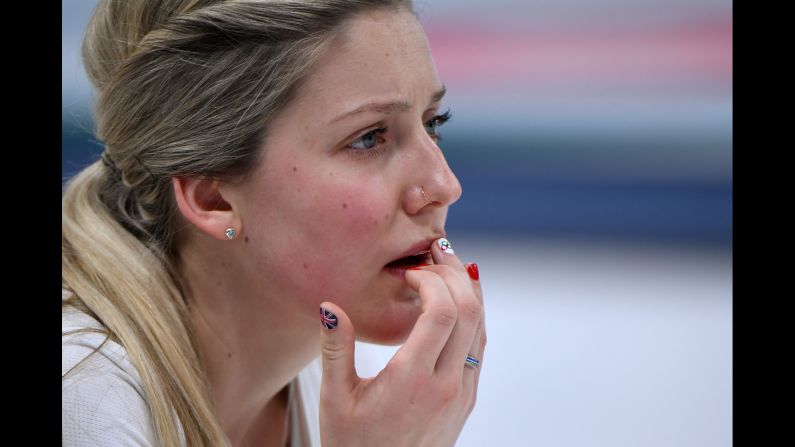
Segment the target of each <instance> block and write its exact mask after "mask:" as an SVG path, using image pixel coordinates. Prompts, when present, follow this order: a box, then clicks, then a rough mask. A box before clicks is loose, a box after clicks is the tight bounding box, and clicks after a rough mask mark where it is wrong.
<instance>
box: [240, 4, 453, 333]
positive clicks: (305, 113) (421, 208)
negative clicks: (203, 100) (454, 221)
mask: <svg viewBox="0 0 795 447" xmlns="http://www.w3.org/2000/svg"><path fill="white" fill-rule="evenodd" d="M385 49H386V50H388V51H386V53H385V52H384V51H385ZM365 66H367V69H366V70H365V69H364V67H365ZM441 85H442V83H441V81H440V80H439V79H438V76H437V73H436V69H435V67H434V65H433V61H432V59H431V55H430V51H429V49H428V44H427V41H426V39H425V35H424V33H423V32H422V30H421V28H420V25H419V24H418V23H417V21H416V19H415V18H414V16H413V15H412V14H411V13H395V12H386V11H372V12H368V13H366V14H364V15H363V16H362V17H359V18H354V19H352V20H351V21H350V22H349V25H348V27H347V28H345V30H344V32H343V33H341V34H340V36H339V37H338V38H337V39H336V40H334V41H333V42H331V44H330V45H329V47H327V50H326V51H325V53H323V54H322V55H321V57H320V58H319V59H318V61H317V63H316V64H315V65H314V66H313V68H312V70H311V71H310V74H309V76H308V78H307V80H306V82H305V84H304V85H303V86H302V88H301V89H299V90H298V92H297V96H296V98H295V99H294V100H293V101H292V102H291V103H290V104H288V105H287V106H286V107H285V109H283V110H282V111H281V112H280V113H279V114H278V115H276V116H275V117H274V119H273V120H272V122H271V123H270V124H269V134H268V140H267V142H266V146H265V147H264V148H263V150H265V151H266V152H267V154H268V156H267V157H264V160H265V161H264V162H263V163H262V164H260V165H259V166H257V167H256V168H255V172H254V173H253V176H252V177H251V180H250V181H248V182H246V183H245V184H244V185H241V186H233V187H231V186H230V188H240V189H242V191H241V192H240V193H239V194H237V196H238V197H244V198H245V200H242V201H240V203H239V204H238V208H237V211H238V215H239V218H240V219H241V221H242V223H243V227H244V228H245V232H246V234H250V235H251V240H252V241H254V242H252V243H251V244H246V245H243V247H242V248H241V253H240V255H239V258H240V263H239V266H238V267H237V268H239V269H241V270H242V272H241V277H244V278H245V280H246V281H250V282H252V284H251V286H250V287H249V289H251V290H257V291H258V295H257V297H256V298H253V299H258V300H263V302H264V301H267V303H266V304H263V306H262V308H263V309H265V308H268V309H274V306H279V307H278V309H276V310H274V311H278V312H280V314H281V315H284V318H285V319H289V321H296V322H300V324H307V325H310V324H311V325H313V326H312V327H313V328H314V327H315V326H317V310H318V306H319V304H320V303H321V302H322V301H324V300H330V301H333V302H335V303H337V304H338V305H340V306H341V307H342V308H343V309H344V310H345V311H346V313H347V314H348V315H349V316H350V318H351V320H352V323H353V325H354V326H355V328H356V334H357V337H358V338H359V339H360V340H364V341H371V342H376V343H382V344H395V343H400V342H402V341H403V340H404V339H405V337H406V336H407V335H408V334H409V332H410V331H411V328H412V327H413V325H414V322H415V321H416V318H417V316H418V315H419V314H420V312H421V309H420V306H419V302H418V300H417V298H418V296H417V294H416V293H415V292H414V291H412V290H411V289H409V288H408V286H407V285H406V284H405V282H403V280H400V279H398V278H396V277H395V276H393V275H391V274H389V273H388V272H387V271H385V270H384V269H383V267H384V265H386V264H387V263H388V262H390V261H392V260H394V259H395V258H396V257H398V256H399V255H400V254H401V253H402V252H403V251H405V250H406V249H407V248H409V247H410V246H411V245H413V244H415V243H417V242H418V241H420V240H423V239H426V238H428V237H431V236H433V235H434V234H438V233H439V232H441V231H442V230H443V227H444V222H445V219H446V215H447V207H448V206H449V204H451V203H452V202H454V201H455V200H457V199H458V197H459V196H460V185H459V184H458V181H457V179H455V176H454V175H453V174H452V172H451V171H450V170H449V167H448V166H447V163H446V161H445V160H444V156H443V155H442V153H441V151H440V150H439V148H438V147H437V146H436V145H435V144H434V143H433V141H432V140H431V139H430V137H429V136H428V134H427V131H426V130H425V128H424V126H423V122H424V120H427V119H429V118H430V117H431V116H433V114H434V113H437V109H438V108H439V106H440V104H438V103H437V104H436V105H435V106H433V108H432V109H430V108H429V107H431V106H430V105H429V98H430V97H431V96H432V95H433V93H435V92H436V91H438V90H439V89H440V88H441ZM329 86H334V88H329ZM373 98H380V99H383V98H386V99H390V100H393V99H398V100H404V101H406V102H408V103H410V104H412V105H413V107H412V109H411V111H409V112H402V113H401V114H399V115H395V116H394V117H388V118H389V120H391V121H389V126H390V128H393V129H396V131H395V132H400V133H396V136H395V141H400V144H401V146H400V147H395V146H394V145H393V146H390V147H388V148H387V149H386V150H385V152H384V153H383V154H381V155H378V156H373V157H367V158H356V157H355V156H354V153H353V152H351V151H346V150H345V149H344V146H345V145H346V144H348V143H350V140H346V138H348V137H350V136H351V135H352V134H354V133H355V132H357V131H361V130H363V129H365V128H367V127H368V126H370V127H371V128H372V126H373V125H374V124H376V123H378V122H379V121H381V120H383V119H385V118H384V115H383V114H378V113H375V112H367V113H365V114H363V115H362V116H357V117H355V118H351V119H349V120H343V121H341V122H339V123H336V124H330V123H331V122H332V120H333V118H335V117H336V116H338V115H340V114H341V113H343V112H345V111H348V110H352V109H353V108H355V107H357V106H359V105H361V104H362V103H364V102H367V101H370V100H372V99H373ZM354 137H355V135H354ZM394 144H397V143H394ZM299 165H300V166H301V169H300V170H299V169H298V166H299ZM324 173H328V175H323V174H324ZM420 185H422V186H424V187H425V190H426V191H427V192H428V193H429V195H432V196H433V197H435V198H439V199H440V200H441V202H440V203H439V204H438V206H425V205H426V204H425V202H424V201H423V200H422V199H421V198H419V197H418V196H417V194H416V193H417V190H418V187H419V186H420ZM340 204H342V206H340ZM375 216H385V218H384V220H383V221H382V220H379V219H378V218H376V217H375ZM390 216H391V218H390ZM309 264H311V265H312V269H311V270H309V269H308V265H309ZM300 266H303V268H301V267H300ZM307 272H309V273H307ZM285 321H287V320H285Z"/></svg>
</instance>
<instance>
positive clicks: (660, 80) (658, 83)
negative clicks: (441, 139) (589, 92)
mask: <svg viewBox="0 0 795 447" xmlns="http://www.w3.org/2000/svg"><path fill="white" fill-rule="evenodd" d="M616 25H617V26H616V27H615V28H614V29H609V30H606V29H604V27H602V28H600V29H592V30H588V29H579V30H571V29H565V28H564V27H560V28H558V29H553V30H549V29H548V28H547V29H546V30H539V31H533V30H531V29H512V30H511V29H509V30H495V29H489V28H486V27H483V26H478V25H477V24H475V23H455V24H447V25H445V24H438V23H436V24H429V25H426V29H427V33H428V38H429V41H430V43H431V47H432V50H433V53H434V57H435V60H436V64H437V67H438V70H439V73H440V75H441V76H442V78H443V79H444V80H445V82H446V83H448V84H449V85H456V86H460V87H467V88H470V89H476V90H477V89H479V88H484V89H493V88H499V87H512V86H514V85H516V84H522V85H524V86H525V87H530V88H532V87H533V86H534V85H535V86H537V87H539V88H540V87H543V88H547V87H553V88H554V86H558V87H568V86H575V85H576V86H582V85H593V84H594V83H597V84H598V83H609V84H613V83H616V82H619V83H620V82H628V83H629V84H631V85H633V86H650V87H663V88H665V87H666V86H670V87H671V88H681V86H682V84H691V83H697V84H702V83H706V82H709V83H713V84H714V83H718V84H719V85H724V86H728V85H729V84H730V83H731V77H732V26H731V21H730V19H718V20H714V19H713V20H705V21H702V22H697V23H686V24H672V25H668V26H659V25H657V26H654V27H649V28H647V29H638V28H637V27H633V28H629V27H626V26H625V27H624V29H622V28H621V26H620V25H621V24H620V23H617V24H616Z"/></svg>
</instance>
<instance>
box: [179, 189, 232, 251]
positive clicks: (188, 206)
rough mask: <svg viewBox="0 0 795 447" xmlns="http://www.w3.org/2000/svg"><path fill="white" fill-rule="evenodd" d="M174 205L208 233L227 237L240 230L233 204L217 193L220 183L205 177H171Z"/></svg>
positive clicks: (218, 237)
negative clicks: (175, 203) (230, 231)
mask: <svg viewBox="0 0 795 447" xmlns="http://www.w3.org/2000/svg"><path fill="white" fill-rule="evenodd" d="M171 183H172V186H173V188H174V197H175V198H176V202H177V207H178V208H179V210H180V212H181V213H182V215H183V216H184V217H185V219H186V220H187V221H188V222H190V223H192V224H193V225H194V226H195V227H196V228H198V229H199V230H200V231H201V232H203V233H205V234H207V235H208V236H210V237H212V238H215V239H220V240H229V239H231V238H230V237H229V231H228V230H229V229H230V228H231V229H232V231H233V233H234V234H237V233H239V232H240V228H241V224H240V221H239V219H238V216H237V213H236V210H235V207H234V206H233V204H232V203H230V202H229V201H228V200H227V199H226V198H224V196H223V195H222V194H221V189H220V188H219V186H220V182H219V181H218V180H217V179H212V178H206V177H187V176H185V177H176V176H175V177H172V178H171Z"/></svg>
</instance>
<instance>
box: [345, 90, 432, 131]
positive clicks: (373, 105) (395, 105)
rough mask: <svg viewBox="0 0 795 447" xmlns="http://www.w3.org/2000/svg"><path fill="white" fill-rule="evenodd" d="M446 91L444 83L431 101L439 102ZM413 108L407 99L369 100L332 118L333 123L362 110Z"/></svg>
mask: <svg viewBox="0 0 795 447" xmlns="http://www.w3.org/2000/svg"><path fill="white" fill-rule="evenodd" d="M445 93H447V87H446V86H444V85H442V88H441V89H439V91H437V92H436V93H434V94H433V95H431V101H430V103H431V104H433V103H435V102H439V101H441V100H442V98H443V97H444V95H445ZM410 109H411V104H409V103H407V102H406V101H391V102H369V103H367V104H363V105H361V106H359V107H357V108H355V109H353V110H351V111H349V112H345V113H343V114H342V115H340V116H338V117H336V118H334V119H333V120H331V122H332V123H335V122H337V121H341V120H343V119H345V118H348V117H351V116H353V115H357V114H359V113H362V112H367V111H375V112H380V113H392V112H405V111H407V110H410Z"/></svg>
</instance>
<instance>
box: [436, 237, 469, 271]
mask: <svg viewBox="0 0 795 447" xmlns="http://www.w3.org/2000/svg"><path fill="white" fill-rule="evenodd" d="M431 257H432V258H433V263H434V264H443V265H449V266H452V267H454V268H455V269H456V270H460V271H462V272H463V271H464V264H463V263H462V262H461V260H460V259H458V256H457V255H456V254H455V250H453V245H452V244H451V243H450V241H449V240H448V239H446V238H439V239H437V240H436V241H434V243H433V244H431Z"/></svg>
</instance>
